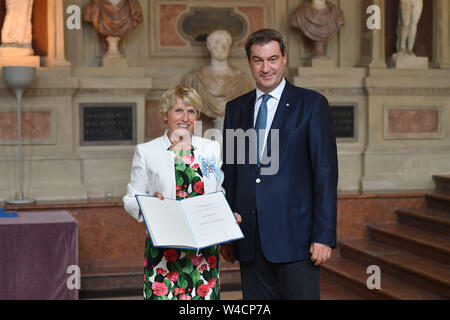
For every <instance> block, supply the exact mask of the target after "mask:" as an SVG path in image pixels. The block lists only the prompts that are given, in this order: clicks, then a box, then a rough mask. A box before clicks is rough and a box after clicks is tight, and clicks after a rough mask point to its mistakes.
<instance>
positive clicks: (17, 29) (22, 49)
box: [0, 0, 33, 56]
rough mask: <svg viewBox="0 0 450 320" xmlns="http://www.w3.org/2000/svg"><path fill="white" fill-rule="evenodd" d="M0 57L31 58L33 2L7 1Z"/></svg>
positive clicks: (28, 0)
mask: <svg viewBox="0 0 450 320" xmlns="http://www.w3.org/2000/svg"><path fill="white" fill-rule="evenodd" d="M5 5H6V15H5V20H4V23H3V27H2V44H1V47H2V48H1V50H0V55H10V56H30V55H32V54H33V49H32V46H31V40H32V27H31V14H32V10H33V0H6V2H5Z"/></svg>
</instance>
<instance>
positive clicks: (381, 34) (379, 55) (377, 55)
mask: <svg viewBox="0 0 450 320" xmlns="http://www.w3.org/2000/svg"><path fill="white" fill-rule="evenodd" d="M372 4H373V5H377V6H378V7H379V8H380V11H381V12H380V15H381V29H374V30H372V39H371V41H372V60H371V61H370V63H369V65H368V67H369V68H386V54H385V44H384V41H385V40H384V39H385V28H384V16H385V13H386V12H385V11H386V10H385V5H384V0H372Z"/></svg>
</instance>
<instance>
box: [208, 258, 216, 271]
mask: <svg viewBox="0 0 450 320" xmlns="http://www.w3.org/2000/svg"><path fill="white" fill-rule="evenodd" d="M208 265H209V267H210V268H211V269H212V268H215V267H216V266H217V259H216V256H211V257H209V258H208Z"/></svg>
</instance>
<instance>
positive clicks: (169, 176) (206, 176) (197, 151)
mask: <svg viewBox="0 0 450 320" xmlns="http://www.w3.org/2000/svg"><path fill="white" fill-rule="evenodd" d="M170 146H171V143H170V140H169V138H168V137H167V130H166V132H165V133H164V135H163V136H161V137H159V138H156V139H154V140H152V141H149V142H146V143H142V144H138V145H137V146H136V149H135V152H134V157H133V163H132V168H131V180H130V183H128V186H127V194H126V195H125V196H124V197H123V204H124V208H125V210H126V211H127V212H128V213H129V214H130V215H131V216H132V217H133V218H135V219H136V220H137V221H139V222H142V221H143V218H142V215H141V214H140V211H139V206H138V204H137V200H136V198H135V195H137V194H138V195H145V194H148V195H153V194H154V193H155V192H159V193H161V194H162V195H163V196H164V198H167V199H175V198H176V195H175V194H176V181H175V164H174V153H173V151H171V150H167V149H168V148H169V147H170ZM192 146H193V147H194V157H195V160H194V163H199V157H204V158H205V159H215V160H216V162H215V165H216V167H217V168H218V170H219V173H220V174H219V175H217V176H216V175H215V174H214V173H205V172H202V173H203V183H204V190H205V193H213V192H216V191H222V192H225V191H224V189H223V188H222V182H223V172H222V171H221V170H220V168H221V166H222V158H221V154H220V145H219V143H218V142H217V141H212V140H209V139H204V138H201V137H197V136H193V137H192ZM199 164H200V163H199ZM200 168H202V166H200ZM218 176H219V177H218Z"/></svg>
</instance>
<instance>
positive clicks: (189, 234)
mask: <svg viewBox="0 0 450 320" xmlns="http://www.w3.org/2000/svg"><path fill="white" fill-rule="evenodd" d="M136 199H137V201H138V204H139V207H140V209H141V212H142V215H143V217H144V221H145V225H146V227H147V231H148V233H149V235H150V237H151V240H152V242H153V245H154V246H155V247H169V248H183V249H195V250H200V249H202V248H205V247H209V246H213V245H216V244H219V243H223V242H228V241H232V240H237V239H241V238H243V237H244V235H243V233H242V231H241V229H240V228H239V226H238V224H237V223H236V219H235V218H234V215H233V212H231V209H230V207H229V205H228V202H227V200H226V199H225V197H224V195H223V193H222V192H216V193H209V194H206V195H201V196H197V197H193V198H187V199H183V200H172V199H164V200H160V199H158V198H157V197H152V196H148V195H136Z"/></svg>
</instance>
